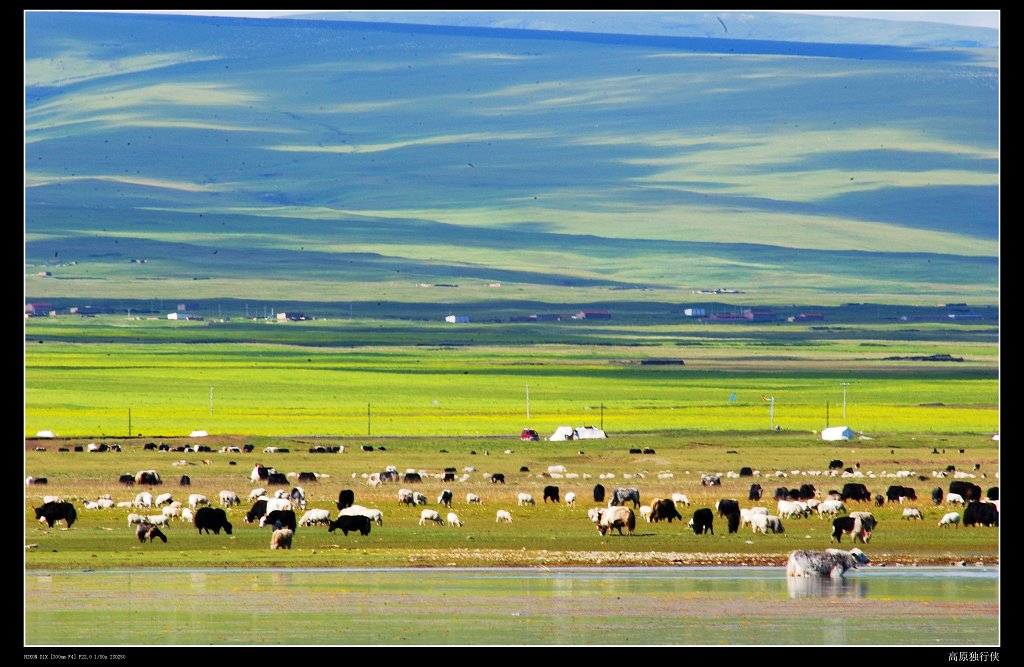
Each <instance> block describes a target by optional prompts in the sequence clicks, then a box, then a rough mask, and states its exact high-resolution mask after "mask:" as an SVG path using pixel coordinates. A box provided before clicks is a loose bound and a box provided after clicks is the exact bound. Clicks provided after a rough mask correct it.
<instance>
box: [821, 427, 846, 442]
mask: <svg viewBox="0 0 1024 667" xmlns="http://www.w3.org/2000/svg"><path fill="white" fill-rule="evenodd" d="M821 439H822V440H853V431H852V430H851V429H850V427H849V426H833V427H831V428H826V429H823V430H822V432H821Z"/></svg>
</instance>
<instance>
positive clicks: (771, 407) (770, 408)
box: [761, 396, 775, 431]
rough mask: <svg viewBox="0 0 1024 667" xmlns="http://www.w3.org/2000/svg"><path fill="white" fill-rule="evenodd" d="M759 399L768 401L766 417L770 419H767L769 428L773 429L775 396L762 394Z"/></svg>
mask: <svg viewBox="0 0 1024 667" xmlns="http://www.w3.org/2000/svg"><path fill="white" fill-rule="evenodd" d="M761 400H762V401H769V405H768V418H769V420H770V421H769V428H770V429H771V430H773V431H774V430H775V397H774V396H762V397H761Z"/></svg>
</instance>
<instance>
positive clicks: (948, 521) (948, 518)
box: [939, 512, 960, 528]
mask: <svg viewBox="0 0 1024 667" xmlns="http://www.w3.org/2000/svg"><path fill="white" fill-rule="evenodd" d="M950 526H956V527H957V528H959V527H960V513H959V512H949V513H948V514H945V515H943V517H942V518H941V519H939V527H941V528H948V527H950Z"/></svg>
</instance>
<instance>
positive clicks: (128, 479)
mask: <svg viewBox="0 0 1024 667" xmlns="http://www.w3.org/2000/svg"><path fill="white" fill-rule="evenodd" d="M842 465H843V464H842V462H841V461H838V460H837V461H833V462H832V463H831V464H830V471H831V472H832V474H835V471H837V470H841V469H842ZM548 470H549V472H548V473H547V474H546V475H545V476H547V477H552V476H554V477H559V476H567V477H571V476H572V475H567V474H566V471H565V468H564V466H550V467H549V469H548ZM846 470H847V471H849V470H850V469H846ZM472 472H475V469H474V468H469V467H467V468H465V469H464V474H463V476H462V478H461V481H464V480H465V479H467V478H468V476H469V474H470V473H472ZM794 472H796V471H794ZM455 474H456V471H455V469H454V468H451V469H447V468H446V469H445V473H444V479H443V481H444V482H455V481H459V480H457V478H456V477H455ZM758 474H759V473H758V472H754V471H752V470H751V469H750V468H743V469H742V470H741V474H740V475H734V474H733V473H730V474H729V475H728V477H730V478H732V477H736V476H739V477H747V476H751V475H758ZM844 474H845V473H844ZM289 475H295V473H289ZM776 475H777V476H779V477H785V474H784V473H782V472H781V471H780V472H778V473H776ZM933 475H934V476H941V475H935V474H933ZM353 476H354V475H353ZM363 476H364V477H365V478H366V479H367V483H368V484H369V485H370V486H371V487H375V486H380V485H382V484H386V483H389V482H398V481H399V480H401V481H402V482H403V483H405V484H409V485H421V484H423V482H424V479H425V477H427V475H426V474H425V473H422V472H418V471H413V470H408V471H406V472H405V473H404V475H400V474H399V473H398V471H397V469H395V468H394V467H393V466H389V467H388V469H387V470H385V471H382V472H378V473H372V474H369V475H363ZM627 476H628V475H627ZM897 476H900V477H909V473H908V474H907V475H897ZM436 477H437V478H438V479H441V477H440V475H437V476H436ZM608 477H611V475H608ZM671 477H672V476H671V475H659V479H670V478H671ZM298 478H299V480H300V481H303V482H317V481H318V480H319V479H320V478H321V476H320V475H317V474H316V473H311V472H303V473H298ZM487 478H488V479H489V480H490V482H491V483H492V484H495V485H506V483H507V482H506V479H505V475H504V474H501V473H493V474H490V475H487ZM602 478H604V476H602ZM249 479H250V480H251V481H252V482H256V483H258V482H262V483H265V484H266V485H267V486H273V485H281V484H285V485H287V484H288V481H287V476H285V475H283V474H281V473H279V472H277V471H276V470H275V469H274V468H271V467H266V466H262V465H261V464H258V463H257V464H256V465H255V466H254V467H253V469H252V471H251V473H250V475H249ZM919 479H921V480H925V479H927V478H926V477H924V476H920V477H919ZM118 482H119V483H120V484H122V485H123V486H129V487H130V486H134V485H145V486H149V487H150V489H152V488H153V487H156V486H159V485H161V484H162V480H161V478H160V475H159V473H158V472H157V471H155V470H143V471H139V472H138V473H136V474H135V475H134V476H133V475H127V474H124V475H120V477H119V479H118ZM26 483H27V484H39V483H40V481H39V479H37V478H28V481H27V482H26ZM182 485H184V482H182ZM700 485H701V486H704V487H717V486H721V475H708V474H701V475H700ZM769 493H771V492H770V491H769ZM763 494H764V489H763V488H762V486H761V485H760V484H757V483H754V484H751V486H750V488H749V492H748V494H747V500H749V501H751V502H760V501H761V500H762V498H763V497H764V496H763ZM214 497H215V498H216V499H217V500H218V501H219V506H218V507H214V506H212V504H211V502H210V500H209V498H208V497H207V496H206V495H203V494H200V493H191V494H188V496H187V503H182V502H181V501H176V500H174V498H173V494H172V493H160V494H158V495H156V496H155V497H154V495H153V492H152V491H151V490H146V491H141V492H139V493H138V494H137V495H136V496H135V498H134V500H132V501H125V502H121V503H115V502H114V500H113V499H112V498H111V496H110V495H105V496H101V497H100V498H98V499H95V500H87V501H84V502H83V503H82V507H83V508H84V509H86V510H105V509H110V508H113V507H115V505H116V506H117V507H129V508H131V509H133V510H134V509H139V510H152V508H162V510H161V512H162V513H161V514H148V513H146V514H144V513H136V512H134V511H132V512H131V513H129V514H128V526H129V528H133V527H134V530H135V536H136V539H137V540H138V541H139V543H141V544H152V543H153V542H154V541H155V540H158V541H159V542H161V543H166V542H167V541H168V538H167V534H165V533H164V532H163V531H162V530H161V528H164V529H166V528H167V527H168V526H170V525H171V522H172V520H176V519H180V520H181V521H185V522H191V523H192V524H193V526H194V528H195V529H196V531H197V533H198V534H199V535H204V534H206V535H208V534H210V533H213V534H214V535H220V533H221V531H223V532H224V533H225V534H226V535H229V536H230V535H232V531H233V525H232V523H231V522H230V521H229V517H228V512H229V511H235V510H234V508H235V507H238V506H240V505H241V502H242V501H241V498H240V497H239V495H238V494H236V493H235V492H234V491H230V490H221V491H220V493H219V494H218V495H217V496H214ZM515 497H516V501H517V505H518V506H519V507H520V508H528V514H530V513H532V512H535V511H541V510H540V508H539V507H538V506H537V503H536V501H535V500H534V497H533V495H532V494H531V493H528V492H525V491H519V492H516V495H515ZM606 497H607V498H608V501H607V504H606V505H605V498H606ZM926 497H927V496H926ZM465 498H466V505H467V506H472V505H482V504H483V501H482V499H481V498H480V496H479V495H477V494H475V493H467V494H466V496H465ZM542 498H543V504H544V505H547V504H548V503H552V504H555V505H558V504H560V503H562V500H563V496H562V493H561V489H560V488H559V487H558V486H555V485H550V484H548V485H545V486H543V490H542ZM930 498H931V501H932V504H933V505H934V506H940V505H943V504H945V505H946V506H958V507H960V508H961V509H962V511H948V512H945V513H944V514H943V515H942V517H941V519H939V520H938V523H937V527H938V528H943V529H945V528H949V527H954V528H959V527H960V525H961V523H962V524H963V526H965V527H971V526H998V525H999V490H998V487H993V488H990V489H989V490H988V491H987V492H985V493H983V492H982V489H981V487H979V486H978V485H976V484H972V483H970V482H967V481H964V480H961V479H957V480H954V481H951V482H950V484H949V488H948V491H947V492H946V493H943V489H942V488H941V487H936V488H934V489H933V490H932V491H931V493H930ZM397 499H398V503H399V505H400V506H404V505H411V506H413V507H418V506H425V505H427V504H428V499H427V496H426V495H425V494H423V493H420V492H417V491H414V490H412V489H408V488H401V489H399V490H398V491H397ZM453 499H454V493H453V492H452V490H451V489H450V488H444V489H443V490H442V491H441V492H440V495H438V496H437V505H438V506H439V507H442V508H445V509H446V510H449V511H448V512H447V514H446V515H445V516H442V514H441V512H440V511H438V510H436V509H431V508H429V507H425V508H424V509H422V510H420V513H419V521H418V525H419V526H423V527H427V526H448V527H452V528H461V527H463V526H464V525H465V523H464V522H463V520H462V519H461V518H460V517H459V516H458V514H457V513H456V512H454V511H450V510H451V509H452V506H453ZM248 500H249V501H250V502H252V506H251V508H250V509H249V510H248V511H246V512H245V513H244V517H243V521H244V522H245V523H247V524H257V525H258V526H259V527H260V528H262V527H265V526H270V527H271V529H272V531H271V541H270V548H271V549H274V550H277V549H291V548H292V544H293V541H294V539H295V534H296V531H297V529H298V528H300V527H301V528H310V527H313V526H326V527H327V531H328V532H329V533H334V532H335V531H337V530H340V531H341V532H342V534H343V535H345V536H347V535H348V534H349V533H350V532H351V533H358V534H359V535H361V536H368V535H370V533H371V529H372V526H374V525H376V526H378V527H380V526H383V512H382V511H381V510H379V509H376V508H367V507H363V506H361V505H356V504H355V493H354V491H353V490H351V489H343V490H341V491H340V493H339V494H338V499H337V502H336V503H334V504H335V505H336V508H337V510H338V514H337V517H336V518H332V516H331V515H332V512H331V511H330V510H327V509H321V508H313V509H309V510H306V505H307V497H306V493H305V490H304V489H303V488H302V487H299V486H295V487H293V488H292V489H291V491H286V490H285V489H281V490H278V491H276V492H274V493H273V494H271V495H268V492H267V489H266V487H260V488H255V489H253V490H252V491H251V493H250V494H249V496H248ZM576 500H577V493H576V492H575V491H568V492H566V493H565V494H564V505H565V507H566V508H574V507H575V505H576ZM593 500H594V502H595V503H599V504H600V506H599V507H592V508H589V509H588V510H587V511H586V514H587V517H588V519H589V520H590V521H591V522H592V523H593V524H594V525H595V527H596V529H597V532H598V533H599V535H601V536H611V535H613V534H614V535H616V536H623V535H624V536H626V537H628V536H634V535H636V529H637V514H639V515H640V517H641V518H642V519H643V520H644V521H646V522H648V523H660V522H662V521H666V522H668V523H670V524H671V523H672V522H673V521H675V520H679V521H680V523H682V522H683V521H684V517H683V515H682V514H680V512H679V508H680V507H689V505H690V501H689V499H688V498H687V496H686V495H684V494H681V493H672V494H671V496H670V497H668V498H654V499H652V500H651V501H650V504H649V505H641V494H640V490H639V489H638V488H636V487H632V486H623V487H615V488H611V489H605V487H604V486H603V485H602V484H597V485H595V486H594V487H593ZM774 500H775V503H776V507H775V512H774V514H773V513H772V511H771V510H770V509H769V508H768V507H764V506H758V507H748V508H741V507H740V502H739V501H738V500H737V499H736V498H721V499H719V500H717V501H716V502H715V503H714V511H712V509H711V508H709V507H698V508H696V509H695V510H694V511H693V512H692V514H691V516H690V518H689V520H688V522H687V526H688V527H689V528H690V529H691V530H692V531H693V533H694V534H695V535H698V536H704V535H714V534H715V531H714V521H715V518H716V515H717V517H718V518H719V519H721V520H724V523H725V526H726V533H725V534H728V535H731V534H735V533H738V532H739V530H740V529H742V528H744V527H747V526H749V527H750V530H751V531H752V533H753V534H754V535H765V536H767V535H769V534H771V535H779V534H783V533H784V532H785V529H784V527H783V523H782V522H783V520H786V521H787V522H791V521H802V520H806V519H807V518H809V517H813V516H814V515H817V517H818V519H819V520H820V521H824V520H825V519H826V518H828V519H831V521H832V530H831V534H830V538H829V541H830V542H837V543H841V542H842V541H843V537H844V536H849V538H850V542H852V543H854V544H855V543H857V542H860V543H861V544H867V543H869V542H870V540H871V537H872V535H873V534H874V532H875V531H876V529H877V527H878V520H877V518H876V517H875V516H874V515H873V514H872V513H871V512H870V511H866V510H864V509H857V511H848V504H850V505H851V506H853V505H852V504H856V506H855V509H856V508H857V507H859V508H863V507H864V505H865V504H873V505H874V506H875V507H876V508H880V507H883V506H884V505H885V504H886V503H890V504H899V505H905V507H903V508H902V513H901V515H900V516H901V519H904V520H907V521H914V520H920V521H922V522H924V520H925V512H924V511H923V509H922V508H921V507H919V506H917V493H916V491H915V489H914V488H913V487H910V486H905V485H902V484H901V485H890V486H889V487H888V488H887V489H886V491H885V494H884V496H883V495H882V494H880V493H875V494H872V492H871V491H870V490H869V489H868V488H867V486H866V485H865V484H863V483H857V482H847V483H844V484H843V486H842V490H841V491H836V490H830V491H828V492H827V493H826V494H823V493H822V492H821V491H819V490H818V489H816V488H815V487H814V485H812V484H801V485H800V486H799V487H796V488H787V487H779V488H777V489H776V490H775V493H774ZM296 510H299V511H301V512H303V513H302V515H301V518H299V519H297V518H296ZM35 518H36V520H37V521H38V522H40V523H45V524H46V525H47V527H48V528H51V529H52V528H53V527H54V526H55V525H56V524H58V523H59V522H64V524H65V527H66V528H67V529H70V528H71V527H72V526H73V525H74V524H75V523H76V521H77V520H78V512H77V510H76V508H75V506H74V505H73V504H72V503H69V502H64V501H63V500H61V499H60V498H57V497H54V496H45V497H44V503H43V505H42V506H41V507H36V508H35ZM471 518H472V517H471ZM933 520H934V519H933ZM512 521H513V517H512V514H511V512H510V511H508V510H506V509H497V511H496V514H495V523H497V524H503V523H508V524H511V523H512ZM815 523H817V522H815ZM932 530H934V528H933V529H932ZM720 534H722V533H721V527H720ZM232 539H234V538H232ZM868 562H869V560H868V558H867V556H865V555H864V553H863V552H862V551H861V550H860V549H858V548H856V547H853V548H852V549H851V550H850V551H842V550H840V549H834V548H829V549H827V550H825V551H821V552H819V551H810V550H797V551H793V552H792V553H791V554H790V556H789V560H788V562H787V565H786V573H787V575H788V576H791V577H810V576H821V577H830V578H839V577H842V576H844V574H845V573H846V572H847V571H848V570H850V569H854V568H857V567H859V566H860V565H864V564H867V563H868Z"/></svg>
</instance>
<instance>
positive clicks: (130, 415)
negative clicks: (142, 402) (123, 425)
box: [128, 408, 132, 438]
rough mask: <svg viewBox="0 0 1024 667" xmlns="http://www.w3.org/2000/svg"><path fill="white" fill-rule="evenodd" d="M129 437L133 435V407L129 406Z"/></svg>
mask: <svg viewBox="0 0 1024 667" xmlns="http://www.w3.org/2000/svg"><path fill="white" fill-rule="evenodd" d="M128 437H129V438H130V437H132V409H131V408H128Z"/></svg>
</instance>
